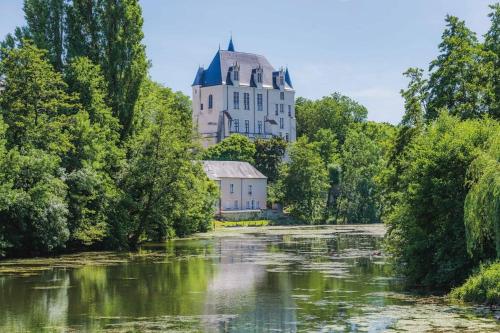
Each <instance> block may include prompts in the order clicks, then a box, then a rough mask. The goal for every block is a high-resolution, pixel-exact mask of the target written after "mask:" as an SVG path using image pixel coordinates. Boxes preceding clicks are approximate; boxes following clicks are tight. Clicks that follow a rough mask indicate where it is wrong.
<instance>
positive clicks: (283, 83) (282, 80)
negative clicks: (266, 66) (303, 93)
mask: <svg viewBox="0 0 500 333" xmlns="http://www.w3.org/2000/svg"><path fill="white" fill-rule="evenodd" d="M284 85H285V78H284V77H283V75H280V86H284Z"/></svg>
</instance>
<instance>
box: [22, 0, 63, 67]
mask: <svg viewBox="0 0 500 333" xmlns="http://www.w3.org/2000/svg"><path fill="white" fill-rule="evenodd" d="M23 10H24V17H25V18H26V22H27V24H28V30H27V31H25V33H26V34H27V36H24V37H28V38H30V39H31V40H33V42H34V43H35V45H36V46H37V47H39V48H40V49H44V50H47V54H48V58H49V60H50V62H51V63H52V65H53V66H54V67H55V68H56V69H57V70H58V71H61V70H62V69H63V52H64V45H63V44H64V40H63V35H64V31H63V30H64V10H65V0H25V1H24V7H23Z"/></svg>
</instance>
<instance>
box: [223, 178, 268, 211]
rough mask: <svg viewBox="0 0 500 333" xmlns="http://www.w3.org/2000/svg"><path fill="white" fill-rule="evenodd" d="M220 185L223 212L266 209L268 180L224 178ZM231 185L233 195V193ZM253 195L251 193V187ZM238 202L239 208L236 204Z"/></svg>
mask: <svg viewBox="0 0 500 333" xmlns="http://www.w3.org/2000/svg"><path fill="white" fill-rule="evenodd" d="M219 184H220V202H221V208H222V210H223V211H224V210H247V209H266V200H267V180H266V179H244V178H223V179H221V180H220V182H219ZM231 184H232V185H233V193H231ZM250 185H251V186H252V193H251V194H250V193H249V186H250ZM252 201H253V208H252ZM236 202H237V206H236V204H235V203H236Z"/></svg>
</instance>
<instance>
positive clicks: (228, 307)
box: [205, 238, 297, 332]
mask: <svg viewBox="0 0 500 333" xmlns="http://www.w3.org/2000/svg"><path fill="white" fill-rule="evenodd" d="M216 249H217V251H218V252H219V253H218V254H219V255H220V257H219V258H220V259H219V262H218V264H217V266H218V267H217V269H216V271H217V273H216V274H215V275H214V277H213V279H212V280H211V281H210V282H209V285H208V289H207V293H206V299H205V315H209V316H211V315H227V316H224V317H223V318H225V319H221V321H220V322H219V323H218V325H219V326H218V327H214V326H213V323H208V322H207V323H205V324H206V325H207V326H209V327H210V328H212V329H213V330H216V331H231V332H242V331H252V332H253V331H259V332H260V331H269V330H278V331H287V332H289V331H295V330H296V321H297V318H296V310H295V304H294V301H293V299H292V297H291V294H292V287H291V281H290V277H289V275H288V274H282V273H277V272H268V271H267V269H268V268H269V266H268V264H266V263H265V262H263V261H262V262H259V261H260V260H261V259H260V258H261V257H262V255H264V254H265V253H266V251H267V248H266V243H264V242H262V241H261V242H259V241H257V240H256V239H255V238H252V239H250V238H248V239H238V238H231V239H224V238H222V239H219V242H218V244H217V246H216ZM231 315H234V316H231Z"/></svg>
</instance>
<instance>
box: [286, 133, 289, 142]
mask: <svg viewBox="0 0 500 333" xmlns="http://www.w3.org/2000/svg"><path fill="white" fill-rule="evenodd" d="M285 140H286V142H288V141H290V137H289V136H288V133H285Z"/></svg>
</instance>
